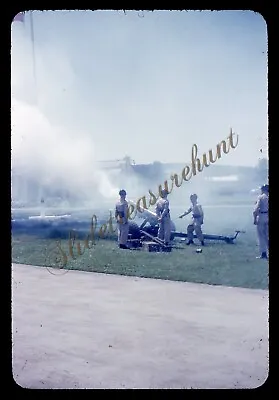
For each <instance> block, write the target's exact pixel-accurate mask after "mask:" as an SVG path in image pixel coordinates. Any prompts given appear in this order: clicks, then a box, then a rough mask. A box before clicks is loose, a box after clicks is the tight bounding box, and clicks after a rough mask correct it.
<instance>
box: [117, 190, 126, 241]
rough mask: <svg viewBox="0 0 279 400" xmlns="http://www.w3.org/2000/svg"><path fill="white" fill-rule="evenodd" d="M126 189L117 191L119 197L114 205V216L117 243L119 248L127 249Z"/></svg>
mask: <svg viewBox="0 0 279 400" xmlns="http://www.w3.org/2000/svg"><path fill="white" fill-rule="evenodd" d="M126 194H127V193H126V191H125V190H124V189H121V190H120V191H119V196H120V199H119V201H118V202H117V203H116V206H115V218H116V221H117V226H118V244H119V248H120V249H128V246H127V241H128V234H129V223H128V202H127V201H126Z"/></svg>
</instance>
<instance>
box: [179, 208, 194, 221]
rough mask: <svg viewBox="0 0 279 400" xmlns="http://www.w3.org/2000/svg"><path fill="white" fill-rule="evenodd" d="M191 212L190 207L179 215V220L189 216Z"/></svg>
mask: <svg viewBox="0 0 279 400" xmlns="http://www.w3.org/2000/svg"><path fill="white" fill-rule="evenodd" d="M191 211H192V207H190V208H188V210H187V211H185V212H184V213H183V214H181V215H179V218H183V217H185V216H186V215H188V214H190V212H191Z"/></svg>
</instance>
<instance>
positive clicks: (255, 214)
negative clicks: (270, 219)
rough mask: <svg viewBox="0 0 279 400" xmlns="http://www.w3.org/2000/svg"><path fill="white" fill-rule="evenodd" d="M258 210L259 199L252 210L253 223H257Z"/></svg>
mask: <svg viewBox="0 0 279 400" xmlns="http://www.w3.org/2000/svg"><path fill="white" fill-rule="evenodd" d="M259 211H260V199H258V200H257V202H256V205H255V208H254V211H253V217H254V224H256V223H257V217H258V215H259Z"/></svg>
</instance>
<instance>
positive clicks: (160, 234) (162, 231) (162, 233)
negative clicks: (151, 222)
mask: <svg viewBox="0 0 279 400" xmlns="http://www.w3.org/2000/svg"><path fill="white" fill-rule="evenodd" d="M164 237H165V229H164V221H161V222H160V223H159V230H158V238H159V239H161V240H164Z"/></svg>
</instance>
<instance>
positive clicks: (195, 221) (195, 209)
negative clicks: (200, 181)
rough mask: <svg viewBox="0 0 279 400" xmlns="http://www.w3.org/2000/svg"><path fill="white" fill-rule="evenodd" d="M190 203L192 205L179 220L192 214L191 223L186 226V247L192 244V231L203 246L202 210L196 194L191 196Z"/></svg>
mask: <svg viewBox="0 0 279 400" xmlns="http://www.w3.org/2000/svg"><path fill="white" fill-rule="evenodd" d="M190 201H191V203H192V205H191V207H189V209H188V210H187V211H185V213H183V214H181V215H180V216H179V218H183V217H185V215H188V214H190V213H192V222H191V224H189V225H188V226H187V237H188V242H187V245H190V244H194V231H195V232H196V235H197V238H198V239H199V241H200V242H201V245H202V246H204V238H203V234H202V229H201V227H202V224H203V209H202V206H201V205H200V204H198V196H197V195H196V194H191V196H190Z"/></svg>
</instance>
